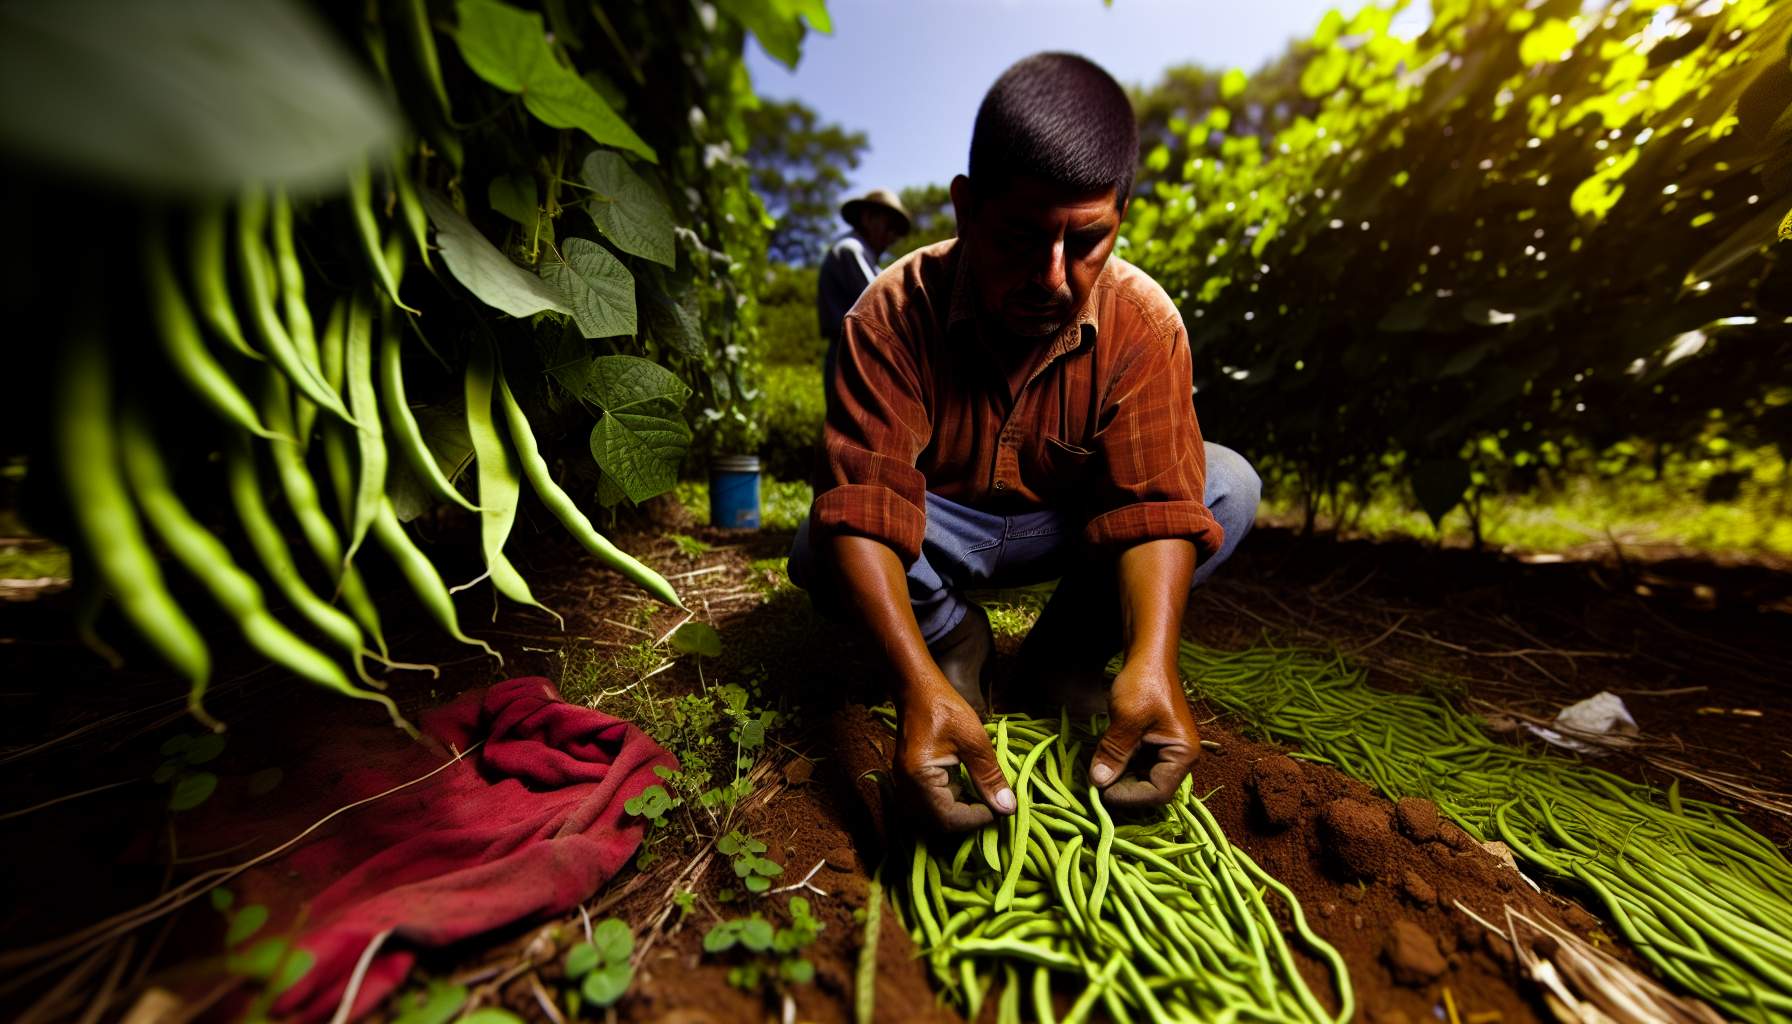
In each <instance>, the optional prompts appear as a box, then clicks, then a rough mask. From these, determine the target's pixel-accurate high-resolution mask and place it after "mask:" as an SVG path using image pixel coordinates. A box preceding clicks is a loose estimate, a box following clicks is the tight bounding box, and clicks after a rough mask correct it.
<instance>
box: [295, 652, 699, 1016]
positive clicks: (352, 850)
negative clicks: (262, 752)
mask: <svg viewBox="0 0 1792 1024" xmlns="http://www.w3.org/2000/svg"><path fill="white" fill-rule="evenodd" d="M423 731H424V732H425V733H427V734H429V735H431V736H434V737H435V738H437V739H439V740H441V741H442V742H443V743H444V744H448V745H450V746H452V747H453V748H454V749H456V750H462V751H464V750H466V749H468V748H469V747H471V746H472V745H473V744H474V743H477V742H479V741H481V740H484V741H485V745H484V746H482V747H480V748H479V749H478V750H477V751H475V752H474V753H473V754H471V755H470V756H468V757H467V758H466V759H465V760H463V761H462V762H461V763H459V764H456V765H454V766H453V767H451V768H448V769H447V770H445V771H443V772H442V773H441V774H439V775H437V776H435V777H434V778H432V779H430V780H429V781H427V782H424V783H422V784H419V785H417V786H413V787H411V788H409V789H406V790H403V791H402V792H400V793H396V794H393V795H392V796H388V797H385V798H384V799H382V800H380V801H378V802H376V803H374V804H371V805H369V806H367V807H366V808H359V809H356V810H355V811H353V812H350V814H348V815H346V816H345V819H346V820H344V821H343V822H342V827H339V828H335V829H334V830H333V831H331V832H329V833H327V834H325V835H324V837H323V838H321V839H318V840H315V841H312V842H311V843H310V844H309V845H307V846H303V847H301V848H300V849H298V850H296V851H295V852H293V853H292V854H289V855H287V856H286V857H285V858H284V859H282V860H280V861H278V862H276V863H275V864H273V865H272V867H273V868H275V869H277V871H278V874H279V875H280V876H283V880H284V883H285V885H286V886H288V887H292V888H305V887H307V886H309V887H310V891H311V892H316V886H318V885H321V884H328V888H325V889H323V891H322V892H320V893H317V895H316V896H315V897H314V898H312V899H311V900H310V904H309V907H308V909H307V910H306V911H305V913H304V917H303V921H304V925H303V932H302V935H301V938H300V939H299V945H300V946H301V947H303V948H305V949H307V950H310V951H311V953H312V954H314V955H315V956H316V958H317V961H316V964H315V965H314V966H313V967H312V968H311V970H310V971H309V972H308V973H307V974H306V975H305V977H304V978H303V979H301V980H300V981H299V982H298V984H297V985H295V986H294V987H293V988H292V989H291V990H289V991H288V992H287V993H286V994H285V995H284V996H283V997H281V999H280V1001H279V1003H278V1004H277V1005H276V1007H275V1010H276V1013H277V1014H279V1015H281V1016H287V1015H291V1016H294V1017H298V1018H300V1019H303V1020H319V1019H325V1018H328V1017H329V1016H330V1015H331V1014H332V1013H334V1012H335V1010H336V1007H337V1004H338V1002H340V1001H341V999H342V996H343V994H344V992H345V991H347V987H348V982H349V977H350V975H351V974H352V973H353V972H354V969H355V964H356V962H357V961H358V960H359V959H360V958H361V955H362V953H363V952H365V951H366V949H367V946H368V943H370V942H371V941H373V938H374V937H375V936H376V935H378V934H379V933H380V932H382V931H385V930H386V929H392V934H391V935H390V936H389V937H388V938H387V939H386V940H385V943H384V944H383V945H382V946H381V947H380V952H379V953H378V955H377V956H376V957H375V959H374V960H373V963H372V965H371V966H370V968H369V969H368V971H367V974H366V976H365V978H364V979H363V981H362V983H361V989H360V992H359V994H358V995H357V997H356V999H355V1005H354V1016H356V1017H358V1016H360V1015H361V1014H363V1013H365V1012H366V1011H367V1010H369V1009H371V1008H372V1007H374V1006H375V1005H377V1004H378V1003H379V1002H380V1000H382V999H384V998H385V997H386V996H387V995H389V994H390V993H391V991H392V990H393V989H394V988H395V987H397V986H398V985H399V984H400V983H401V982H402V981H403V980H404V977H405V974H406V973H407V972H408V971H409V970H410V967H411V963H412V961H413V960H414V959H415V952H414V951H415V950H416V949H417V948H418V947H425V946H443V945H446V944H448V943H452V942H456V941H459V940H461V939H465V938H468V937H470V936H474V935H478V934H480V933H483V932H488V931H491V930H493V929H496V928H502V927H504V926H506V925H510V924H514V923H517V922H522V921H529V920H539V919H542V918H545V917H547V916H549V915H554V914H562V913H565V912H567V911H569V910H571V909H572V908H573V907H575V906H576V905H578V904H579V903H581V902H583V901H584V900H586V899H589V898H590V897H591V895H592V894H593V893H595V892H596V891H597V889H598V887H599V886H601V885H602V884H603V883H604V882H605V881H607V880H608V879H609V878H610V877H611V876H612V875H614V874H615V873H616V871H617V870H618V869H620V868H621V867H622V866H623V864H625V863H626V862H627V861H628V859H629V857H631V856H632V855H633V854H634V852H635V848H636V846H637V845H639V843H640V841H641V835H642V830H643V824H642V822H641V821H640V820H639V819H626V820H625V814H624V811H623V806H622V805H623V802H624V801H626V800H628V799H630V798H632V797H634V796H636V795H638V794H639V793H640V792H641V791H642V790H643V789H646V788H647V787H648V786H649V785H652V784H653V783H655V782H656V781H658V780H657V778H656V776H655V775H654V772H653V769H654V768H655V767H656V766H659V765H665V766H667V767H668V768H676V767H677V761H676V760H674V758H673V757H672V755H671V754H669V753H667V752H666V751H665V750H664V749H662V748H661V747H660V746H659V744H657V743H655V742H654V741H653V740H652V738H650V737H649V736H647V734H646V733H643V732H642V731H641V730H639V729H637V728H636V727H634V726H633V725H630V724H629V723H627V722H624V721H622V720H620V719H616V718H612V717H610V716H609V715H606V714H604V713H602V712H600V711H594V710H591V709H589V708H583V707H577V706H574V705H571V704H567V703H565V702H563V701H562V700H561V699H560V695H559V693H558V692H557V691H556V690H555V689H554V686H553V684H552V683H550V682H548V681H547V680H546V679H542V678H539V677H530V678H523V679H512V680H509V681H508V682H504V683H499V684H498V685H496V686H493V687H492V688H490V689H489V690H485V691H483V692H473V693H469V694H466V695H463V696H462V697H461V698H460V699H458V700H456V701H454V702H453V703H451V704H449V705H447V706H445V707H443V708H441V709H439V710H437V711H434V712H431V713H430V714H428V715H426V716H424V718H423ZM341 756H342V757H343V763H345V764H356V759H355V753H354V751H352V750H344V751H341ZM441 763H442V759H441V756H440V755H439V754H437V753H434V752H431V751H428V750H426V749H424V748H423V747H420V746H412V747H410V748H408V750H407V752H406V753H405V755H404V756H403V757H402V758H401V759H400V763H397V764H394V763H392V762H391V761H387V762H385V763H383V764H380V765H379V766H378V767H377V768H360V767H357V768H355V769H354V770H350V771H347V772H345V774H344V775H343V776H342V777H341V778H340V780H339V782H338V783H335V784H332V785H331V787H330V789H331V797H332V798H333V799H336V798H340V799H337V802H338V803H339V804H340V803H347V802H349V801H352V800H355V799H360V798H363V797H367V796H371V795H373V794H375V793H378V792H381V791H382V790H384V789H387V788H390V787H391V786H393V785H396V784H398V783H400V782H404V781H407V780H408V779H414V778H416V777H418V776H420V775H423V774H424V773H426V772H428V771H429V770H430V769H431V768H434V767H437V766H439V765H440V764H441ZM330 879H334V881H333V882H330V881H329V880H330ZM289 891H290V889H289Z"/></svg>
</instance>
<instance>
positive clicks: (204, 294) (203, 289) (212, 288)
mask: <svg viewBox="0 0 1792 1024" xmlns="http://www.w3.org/2000/svg"><path fill="white" fill-rule="evenodd" d="M227 216H228V213H227V211H226V210H225V208H224V204H222V203H217V202H208V203H204V204H202V205H201V206H200V207H199V210H198V212H197V213H195V214H194V216H193V220H192V223H191V224H190V225H189V226H188V229H187V236H188V237H187V244H188V250H187V272H188V273H189V274H190V275H191V276H192V278H193V290H194V292H195V293H196V294H197V295H198V296H199V315H200V316H201V317H202V318H203V319H204V320H205V323H206V325H207V326H209V327H210V328H211V329H212V330H214V331H216V332H217V333H218V335H219V336H220V337H222V338H223V339H224V340H225V342H226V343H228V344H229V345H230V347H231V348H233V349H235V350H236V351H237V354H239V355H242V356H244V357H246V358H249V359H254V360H256V361H257V362H263V361H266V359H267V357H266V356H264V355H262V354H261V353H260V352H257V351H255V348H254V346H252V345H250V344H249V341H248V339H247V338H245V337H243V328H242V324H241V323H239V322H238V321H237V318H236V307H235V306H234V305H232V304H231V301H230V284H229V267H228V266H227V263H226V259H225V255H224V250H225V235H226V233H227V227H226V224H225V221H226V218H227Z"/></svg>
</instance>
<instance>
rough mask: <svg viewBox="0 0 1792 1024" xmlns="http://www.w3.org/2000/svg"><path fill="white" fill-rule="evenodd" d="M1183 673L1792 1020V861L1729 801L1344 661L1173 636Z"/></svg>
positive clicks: (1756, 1011)
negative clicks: (1498, 845)
mask: <svg viewBox="0 0 1792 1024" xmlns="http://www.w3.org/2000/svg"><path fill="white" fill-rule="evenodd" d="M1181 667H1182V673H1183V676H1184V678H1185V679H1187V680H1189V682H1190V687H1191V691H1190V692H1191V694H1193V695H1194V696H1196V697H1199V698H1203V699H1205V700H1207V701H1208V702H1209V703H1211V704H1214V705H1217V706H1219V707H1221V708H1223V709H1225V710H1226V711H1228V712H1230V713H1232V714H1234V715H1237V716H1238V717H1240V718H1242V719H1243V720H1245V721H1246V722H1247V723H1249V724H1250V725H1251V726H1252V727H1254V728H1255V729H1256V730H1257V731H1258V732H1260V733H1262V734H1263V735H1265V736H1268V737H1270V738H1272V739H1276V740H1281V741H1284V742H1287V743H1290V744H1295V745H1298V747H1299V751H1298V752H1296V753H1294V754H1293V756H1295V757H1298V758H1303V759H1305V760H1308V761H1315V762H1318V763H1321V764H1329V765H1334V766H1336V767H1337V768H1338V769H1340V770H1342V771H1344V772H1345V773H1347V774H1349V775H1352V776H1354V777H1356V778H1358V779H1361V780H1363V781H1365V782H1368V783H1370V784H1372V785H1374V786H1375V787H1376V788H1377V789H1379V790H1380V791H1381V792H1382V793H1383V794H1385V795H1386V796H1388V797H1390V798H1396V799H1397V798H1400V797H1407V796H1416V797H1425V798H1427V799H1430V800H1432V801H1434V802H1436V804H1437V806H1438V809H1439V810H1440V811H1442V812H1443V814H1444V815H1446V816H1447V817H1448V818H1450V820H1452V821H1454V822H1455V823H1456V824H1458V825H1460V826H1461V827H1462V828H1463V829H1464V830H1465V831H1467V832H1468V833H1469V834H1470V835H1472V836H1474V837H1475V838H1476V839H1478V840H1482V841H1486V840H1493V839H1497V840H1500V841H1503V842H1504V843H1505V844H1506V845H1507V846H1509V847H1510V848H1511V849H1512V852H1513V853H1514V855H1516V857H1517V858H1518V859H1519V860H1520V861H1521V862H1522V863H1523V864H1525V865H1526V866H1527V867H1528V868H1530V869H1534V870H1536V871H1538V872H1540V873H1542V874H1544V875H1547V876H1550V877H1554V878H1557V879H1561V880H1564V881H1567V882H1568V883H1570V884H1571V885H1576V886H1578V887H1579V888H1580V889H1582V890H1583V891H1585V892H1586V893H1588V894H1590V895H1591V896H1592V897H1593V899H1594V900H1595V901H1596V902H1597V903H1598V904H1599V906H1600V907H1602V908H1603V910H1604V911H1605V914H1606V917H1607V918H1608V919H1609V920H1610V921H1611V922H1612V923H1613V924H1614V925H1615V926H1616V927H1617V929H1618V931H1619V932H1620V934H1622V935H1623V936H1624V937H1625V939H1627V940H1628V941H1629V942H1630V943H1631V944H1632V945H1633V946H1635V947H1636V950H1637V952H1639V953H1640V954H1642V956H1643V957H1644V958H1645V959H1646V960H1648V962H1649V963H1650V964H1651V965H1653V966H1654V967H1655V969H1656V970H1657V971H1659V972H1660V973H1661V975H1662V976H1664V977H1666V978H1667V979H1669V980H1670V981H1672V982H1675V983H1678V984H1679V985H1680V986H1682V987H1683V988H1684V989H1685V990H1686V991H1688V992H1690V993H1692V994H1694V995H1696V996H1699V997H1700V998H1703V999H1705V1000H1707V1001H1709V1002H1710V1003H1712V1004H1713V1005H1714V1006H1716V1007H1717V1008H1719V1009H1720V1010H1722V1011H1723V1012H1724V1013H1725V1014H1726V1015H1728V1016H1731V1017H1734V1018H1737V1019H1741V1020H1750V1021H1783V1020H1787V1019H1789V1018H1792V864H1789V863H1788V862H1787V860H1786V858H1785V856H1784V855H1782V854H1781V852H1780V851H1779V850H1778V849H1777V848H1776V847H1775V846H1774V845H1773V844H1772V843H1771V842H1769V841H1768V840H1767V839H1765V838H1764V837H1762V836H1761V835H1760V834H1759V833H1756V832H1755V831H1753V830H1752V829H1750V828H1749V827H1748V826H1747V825H1745V824H1743V823H1742V822H1741V821H1740V820H1739V819H1738V818H1737V817H1736V815H1735V814H1734V813H1733V812H1732V811H1730V810H1729V809H1727V808H1725V807H1721V806H1719V805H1717V804H1713V803H1707V802H1705V801H1702V800H1691V799H1683V798H1682V797H1681V796H1680V793H1679V788H1678V786H1679V784H1678V783H1677V782H1676V783H1675V784H1674V785H1673V786H1672V787H1670V788H1669V789H1667V790H1665V791H1663V790H1660V789H1657V788H1655V787H1652V786H1648V785H1643V784H1640V783H1636V782H1632V781H1630V780H1628V779H1624V778H1622V777H1620V776H1617V775H1614V774H1612V773H1611V772H1608V771H1604V770H1602V769H1599V768H1595V767H1593V766H1591V765H1589V764H1586V763H1585V762H1583V761H1581V760H1579V759H1578V758H1574V757H1569V756H1564V755H1561V754H1556V753H1551V752H1547V751H1543V750H1538V749H1535V748H1526V747H1522V746H1516V745H1513V744H1509V743H1506V742H1503V741H1501V740H1499V739H1496V738H1494V737H1493V736H1490V735H1489V734H1488V733H1486V732H1485V731H1483V730H1482V728H1481V727H1480V724H1479V722H1478V720H1477V719H1476V718H1474V717H1473V716H1471V715H1468V714H1466V713H1464V712H1462V711H1460V710H1458V709H1457V708H1456V707H1455V706H1454V705H1453V704H1452V703H1451V701H1450V700H1449V696H1448V694H1446V693H1444V692H1442V691H1437V692H1421V693H1394V692H1390V691H1386V690H1380V689H1377V688H1375V687H1372V686H1370V685H1369V684H1368V682H1367V680H1366V678H1365V675H1364V673H1363V671H1362V670H1360V669H1358V668H1355V667H1353V666H1352V665H1350V664H1349V663H1348V662H1346V661H1345V659H1344V658H1343V657H1342V656H1338V655H1330V654H1325V653H1321V652H1315V651H1307V650H1300V649H1289V648H1278V647H1272V646H1261V647H1255V648H1251V649H1248V650H1244V651H1236V652H1222V651H1215V650H1210V649H1207V648H1204V647H1201V646H1198V645H1195V644H1192V643H1184V644H1183V646H1182V652H1181Z"/></svg>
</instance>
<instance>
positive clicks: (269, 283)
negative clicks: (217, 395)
mask: <svg viewBox="0 0 1792 1024" xmlns="http://www.w3.org/2000/svg"><path fill="white" fill-rule="evenodd" d="M267 219H268V201H267V197H266V196H265V195H263V194H262V193H261V192H259V191H256V190H250V191H249V192H247V193H245V194H244V196H243V199H242V202H241V204H240V208H239V212H238V216H237V260H238V271H239V274H238V276H239V278H240V279H241V280H242V283H243V290H244V292H245V294H246V295H247V296H248V299H249V310H250V313H251V314H252V319H253V322H254V324H255V326H256V328H257V329H258V330H259V331H260V333H261V341H262V344H263V345H264V346H266V347H267V355H268V358H269V360H270V361H271V362H272V363H273V364H274V365H275V366H277V367H279V368H280V372H281V373H283V374H285V375H286V379H287V380H288V381H290V382H291V383H292V385H293V387H296V388H298V389H299V393H300V394H302V395H304V396H305V397H306V398H308V399H310V400H311V401H313V402H316V403H317V404H318V405H319V406H320V407H322V408H323V409H325V410H326V411H328V412H330V413H331V414H332V415H335V416H339V417H341V418H342V419H344V420H347V421H349V422H351V423H352V422H354V420H353V418H352V417H351V416H349V414H348V409H347V408H345V407H344V406H343V404H342V400H341V399H339V398H337V397H336V393H335V392H334V391H331V390H330V389H329V388H328V387H327V386H326V385H325V384H324V382H323V380H322V379H321V378H320V377H319V376H318V374H317V372H316V370H315V369H313V368H312V367H311V366H310V365H308V364H307V363H306V362H305V361H304V359H302V358H301V357H300V355H299V350H298V347H297V346H296V345H295V344H294V342H293V339H292V335H291V334H289V333H288V332H287V329H286V324H285V322H284V321H282V320H281V317H280V313H279V311H278V310H277V309H276V308H275V305H274V290H273V285H274V277H275V271H274V270H273V268H272V267H271V266H270V265H269V256H268V252H267V248H266V243H265V242H264V241H263V240H262V232H263V230H264V229H265V228H266V226H267ZM262 414H263V416H264V417H265V416H266V410H265V409H264V410H263V411H262Z"/></svg>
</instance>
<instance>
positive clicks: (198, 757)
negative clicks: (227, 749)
mask: <svg viewBox="0 0 1792 1024" xmlns="http://www.w3.org/2000/svg"><path fill="white" fill-rule="evenodd" d="M222 753H224V736H223V734H222V733H215V732H212V733H206V734H205V735H204V736H201V737H199V738H198V739H196V740H194V741H193V742H192V743H191V744H190V745H189V746H188V747H187V749H186V750H184V751H182V752H181V755H180V759H181V760H183V761H185V762H187V763H188V764H205V763H206V762H208V761H215V760H217V759H218V755H219V754H222Z"/></svg>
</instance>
